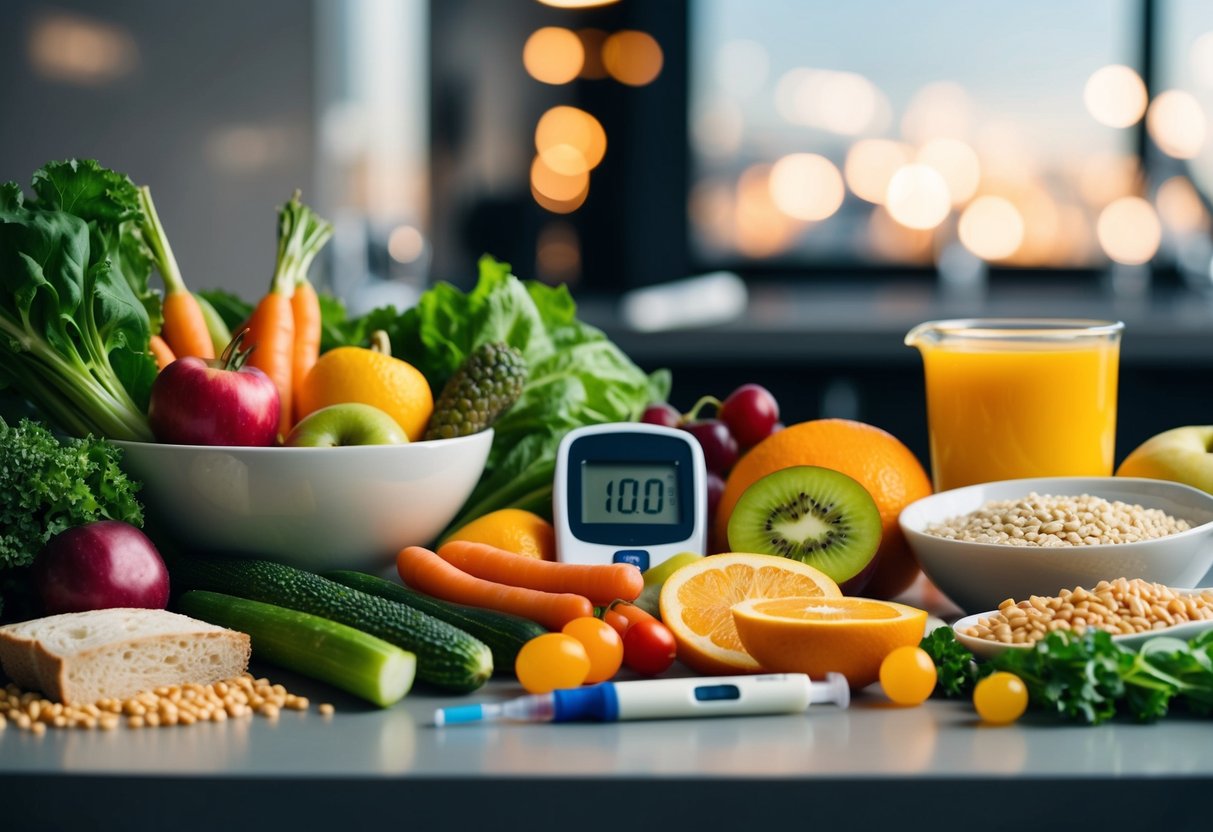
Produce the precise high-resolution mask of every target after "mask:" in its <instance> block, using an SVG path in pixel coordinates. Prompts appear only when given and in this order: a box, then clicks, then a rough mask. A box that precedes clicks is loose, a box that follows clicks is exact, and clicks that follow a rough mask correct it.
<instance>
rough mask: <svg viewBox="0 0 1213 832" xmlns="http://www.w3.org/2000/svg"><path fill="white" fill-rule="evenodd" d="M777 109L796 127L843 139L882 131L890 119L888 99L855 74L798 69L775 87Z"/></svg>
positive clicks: (787, 73)
mask: <svg viewBox="0 0 1213 832" xmlns="http://www.w3.org/2000/svg"><path fill="white" fill-rule="evenodd" d="M775 106H776V108H777V109H778V110H779V114H780V115H782V116H783V117H784V118H785V119H787V120H788V121H789V122H791V123H792V124H801V125H804V126H805V127H816V128H818V129H821V130H828V131H830V132H832V133H837V134H839V135H842V136H858V135H861V134H863V133H866V132H869V131H872V130H874V129H879V128H880V127H882V126H883V125H882V124H881V122H882V121H884V120H886V119H887V113H888V110H889V104H888V99H887V98H886V97H885V96H884V94H883V93H882V92H880V90H879V89H877V88H876V85H875V84H873V83H872V82H871V81H869V80H868V79H867V78H865V77H864V76H862V75H860V74H858V73H855V72H838V71H836V70H829V69H809V68H806V67H797V68H796V69H792V70H789V71H788V72H786V73H784V75H783V76H782V77H781V78H780V79H779V82H778V83H777V84H776V86H775Z"/></svg>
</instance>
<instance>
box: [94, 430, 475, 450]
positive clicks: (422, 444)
mask: <svg viewBox="0 0 1213 832" xmlns="http://www.w3.org/2000/svg"><path fill="white" fill-rule="evenodd" d="M484 433H488V434H490V435H492V433H493V429H492V428H485V429H484V430H482V431H477V432H476V433H469V434H467V435H466V436H454V437H451V438H450V439H424V440H422V439H418V440H417V441H416V442H401V443H399V444H396V445H334V446H320V447H292V446H288V445H179V444H175V443H172V442H137V441H132V440H128V439H111V440H109V442H110V443H111V444H114V445H117V446H118V447H120V448H121V447H126V446H127V445H136V446H140V447H148V446H154V447H156V448H163V449H165V450H166V451H198V450H201V449H204V448H209V449H211V450H215V451H229V452H232V451H235V452H239V453H249V454H271V453H272V454H283V453H288V452H289V453H292V454H298V455H303V454H314V453H317V452H323V453H324V454H325V455H326V456H331V455H332V454H334V453H340V454H347V455H353V454H356V453H370V452H382V451H383V450H384V449H392V451H394V452H399V451H398V449H400V448H432V447H437V446H450V445H456V444H459V443H461V442H473V441H476V440H477V439H478V438H479V437H480V436H481V434H484Z"/></svg>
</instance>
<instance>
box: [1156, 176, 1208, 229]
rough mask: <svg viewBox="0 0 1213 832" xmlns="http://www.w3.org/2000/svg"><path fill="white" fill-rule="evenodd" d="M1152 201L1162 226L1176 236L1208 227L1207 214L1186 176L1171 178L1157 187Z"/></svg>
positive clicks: (1198, 195)
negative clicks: (1155, 205) (1156, 208)
mask: <svg viewBox="0 0 1213 832" xmlns="http://www.w3.org/2000/svg"><path fill="white" fill-rule="evenodd" d="M1154 201H1155V203H1156V204H1157V205H1158V216H1159V217H1160V218H1161V219H1162V222H1163V225H1165V226H1166V227H1167V228H1168V229H1169V230H1171V231H1173V232H1175V233H1177V234H1189V233H1192V232H1194V231H1202V230H1204V229H1205V228H1206V227H1207V225H1208V213H1207V212H1206V211H1205V206H1204V203H1203V202H1201V200H1200V194H1198V193H1197V192H1196V187H1195V186H1194V185H1193V184H1192V180H1190V179H1188V177H1186V176H1172V177H1171V178H1170V179H1168V180H1166V181H1165V182H1163V183H1162V184H1161V185H1159V186H1158V192H1157V193H1156V194H1155V195H1154Z"/></svg>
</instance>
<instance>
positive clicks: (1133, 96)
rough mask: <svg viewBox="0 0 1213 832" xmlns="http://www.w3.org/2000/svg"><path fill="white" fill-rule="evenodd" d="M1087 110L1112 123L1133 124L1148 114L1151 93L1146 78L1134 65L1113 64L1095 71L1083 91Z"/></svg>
mask: <svg viewBox="0 0 1213 832" xmlns="http://www.w3.org/2000/svg"><path fill="white" fill-rule="evenodd" d="M1082 100H1083V103H1084V104H1086V105H1087V112H1089V113H1090V114H1091V117H1092V118H1094V119H1095V120H1096V121H1098V122H1099V123H1100V124H1104V125H1107V126H1108V127H1129V126H1130V125H1133V124H1136V123H1137V122H1138V121H1140V120H1141V117H1142V116H1143V115H1145V112H1146V104H1148V103H1149V100H1150V99H1149V95H1148V94H1147V93H1146V85H1145V82H1144V81H1142V80H1141V76H1140V75H1138V74H1137V72H1136V71H1134V70H1133V69H1131V68H1130V67H1127V66H1123V65H1122V64H1110V65H1108V66H1105V67H1100V68H1099V69H1097V70H1095V71H1094V72H1093V73H1091V77H1090V78H1088V79H1087V83H1086V86H1085V87H1083V91H1082Z"/></svg>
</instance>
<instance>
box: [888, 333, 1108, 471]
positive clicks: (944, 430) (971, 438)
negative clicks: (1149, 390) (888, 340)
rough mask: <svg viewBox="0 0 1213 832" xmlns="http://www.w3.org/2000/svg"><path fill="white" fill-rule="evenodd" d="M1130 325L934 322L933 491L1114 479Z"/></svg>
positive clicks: (916, 343)
mask: <svg viewBox="0 0 1213 832" xmlns="http://www.w3.org/2000/svg"><path fill="white" fill-rule="evenodd" d="M1123 329H1124V324H1122V323H1119V322H1107V321H1087V320H1047V319H1041V320H1030V319H987V320H980V319H972V320H957V321H932V322H929V323H924V324H920V325H919V326H917V327H915V328H914V329H913V330H911V331H910V333H909V334H908V335H906V344H908V345H909V346H912V347H917V348H918V349H919V350H920V351H921V353H922V361H923V369H924V371H925V374H926V385H927V422H928V425H929V429H930V438H931V470H932V478H933V480H934V483H935V488H936V490H937V491H944V490H947V489H950V488H959V487H960V486H964V485H972V484H974V483H979V482H991V481H995V480H1007V479H1016V478H1019V477H1048V476H1109V475H1111V473H1112V465H1113V453H1114V449H1115V441H1116V386H1117V385H1116V382H1117V371H1118V367H1119V357H1120V334H1121V331H1122V330H1123Z"/></svg>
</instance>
